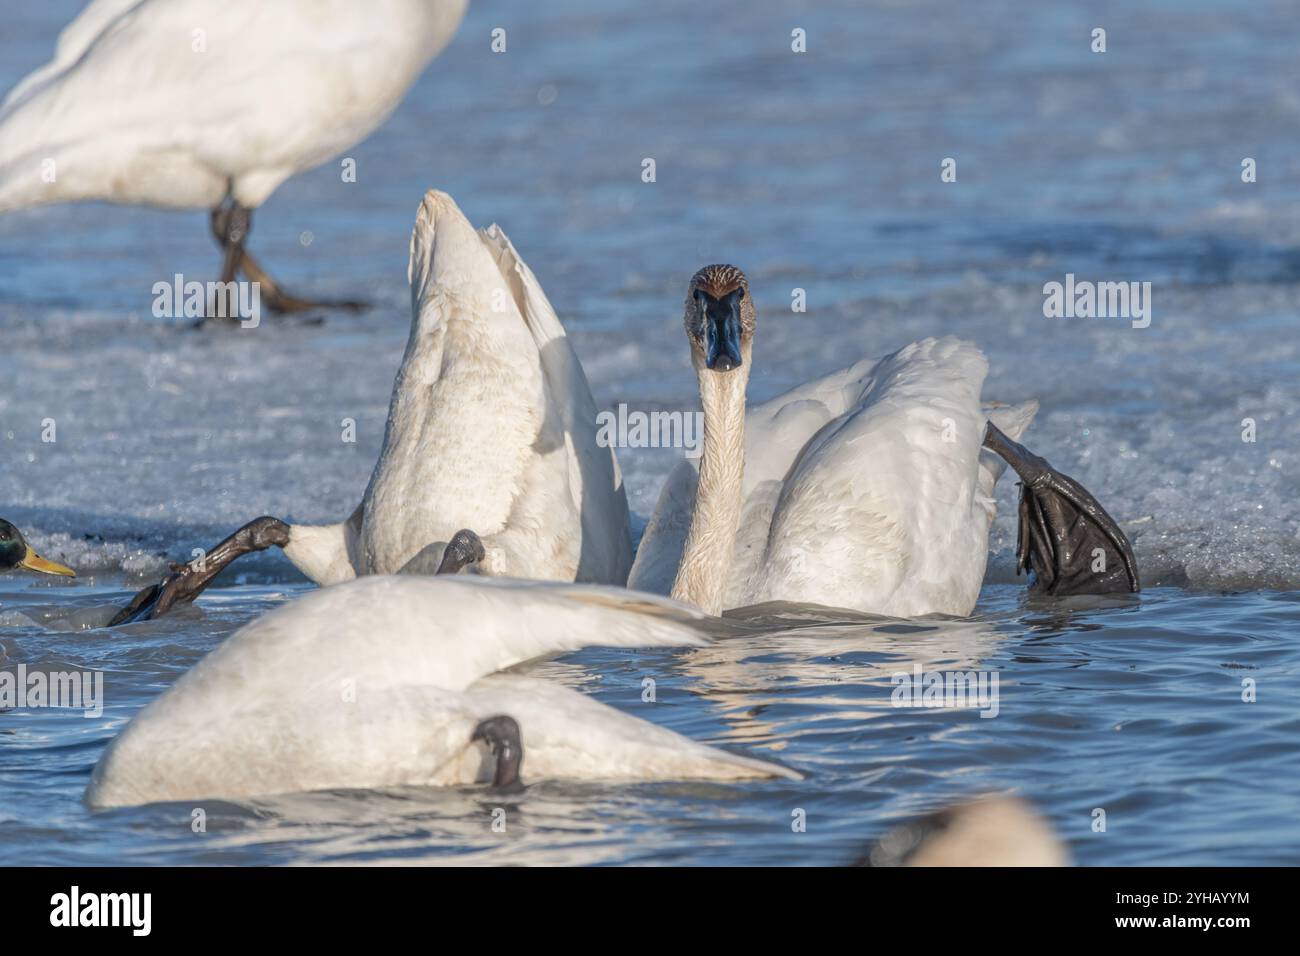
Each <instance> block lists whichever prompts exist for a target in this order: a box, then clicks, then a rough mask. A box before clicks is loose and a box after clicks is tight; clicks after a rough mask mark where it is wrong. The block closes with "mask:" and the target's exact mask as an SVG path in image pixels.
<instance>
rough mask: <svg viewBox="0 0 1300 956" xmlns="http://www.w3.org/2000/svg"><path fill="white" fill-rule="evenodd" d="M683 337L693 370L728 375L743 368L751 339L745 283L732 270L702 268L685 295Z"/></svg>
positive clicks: (726, 267)
mask: <svg viewBox="0 0 1300 956" xmlns="http://www.w3.org/2000/svg"><path fill="white" fill-rule="evenodd" d="M686 336H687V338H689V339H690V342H691V354H692V357H693V358H694V360H695V363H696V365H697V367H699V366H702V367H704V368H707V369H711V370H712V371H714V372H730V371H731V370H732V369H736V368H740V366H742V365H744V364H745V358H744V357H745V356H746V355H747V354H748V353H749V347H750V343H751V342H752V340H753V337H754V303H753V302H752V301H751V300H750V297H749V280H748V279H746V278H745V273H743V272H741V271H740V270H739V269H737V268H736V267H735V266H729V265H711V266H705V267H704V268H703V269H701V270H700V271H699V272H697V273H695V275H693V276H692V277H691V284H690V286H689V288H688V289H687V291H686Z"/></svg>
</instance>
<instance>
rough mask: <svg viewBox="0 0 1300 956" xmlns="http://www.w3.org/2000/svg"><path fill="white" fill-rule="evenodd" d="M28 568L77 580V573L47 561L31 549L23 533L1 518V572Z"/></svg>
mask: <svg viewBox="0 0 1300 956" xmlns="http://www.w3.org/2000/svg"><path fill="white" fill-rule="evenodd" d="M15 568H27V569H28V570H31V571H40V572H42V573H44V574H61V575H63V576H64V577H68V578H75V577H76V576H77V572H76V571H74V570H72V568H68V567H64V566H63V565H61V564H59V563H58V562H55V561H46V560H45V559H44V558H42V557H41V556H40V555H39V554H37V553H36V552H35V551H33V550H32V549H31V546H30V545H29V544H28V543H27V539H26V538H24V537H23V533H22V532H21V531H19V530H18V529H17V528H15V527H14V526H13V525H12V524H10V523H9V522H8V521H5V520H4V519H3V518H0V572H4V571H12V570H14V569H15Z"/></svg>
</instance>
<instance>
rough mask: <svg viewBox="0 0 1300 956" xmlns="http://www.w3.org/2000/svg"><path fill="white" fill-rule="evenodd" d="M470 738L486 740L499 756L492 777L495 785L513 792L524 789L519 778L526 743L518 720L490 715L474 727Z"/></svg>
mask: <svg viewBox="0 0 1300 956" xmlns="http://www.w3.org/2000/svg"><path fill="white" fill-rule="evenodd" d="M470 740H471V741H474V740H482V741H485V742H486V743H487V745H488V746H489V747H490V748H491V749H492V753H493V755H494V756H495V757H496V758H497V769H496V773H495V774H494V775H493V777H492V786H493V787H495V788H496V789H498V790H505V791H507V792H512V793H513V792H517V791H519V790H522V789H524V785H523V783H522V782H521V781H520V779H519V768H520V767H521V766H522V765H523V762H524V745H523V742H522V740H521V739H520V736H519V723H518V721H516V720H515V719H514V718H513V717H507V716H505V715H504V714H502V715H500V716H497V717H488V718H487V719H486V720H482V721H480V722H479V724H478V726H477V727H475V728H474V734H473V736H472V737H470Z"/></svg>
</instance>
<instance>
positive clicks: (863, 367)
mask: <svg viewBox="0 0 1300 956" xmlns="http://www.w3.org/2000/svg"><path fill="white" fill-rule="evenodd" d="M876 364H877V361H876V360H875V359H868V360H864V361H862V362H858V363H857V364H855V365H851V366H849V367H848V368H844V369H840V370H838V371H835V372H831V373H830V374H829V375H825V376H823V377H821V378H819V379H815V380H813V381H811V382H805V383H804V384H802V385H798V386H796V387H795V388H792V389H790V390H789V391H787V392H784V393H782V394H781V395H778V396H776V397H775V398H773V399H770V400H768V401H766V402H763V403H762V404H759V405H755V406H753V407H751V408H750V409H749V410H748V412H747V413H746V415H745V478H744V505H743V513H742V514H743V517H742V519H741V523H740V528H739V530H738V532H737V535H736V551H735V565H734V568H733V574H732V583H731V584H730V585H729V592H728V593H729V597H730V598H736V599H737V600H739V598H740V597H741V596H742V594H743V593H744V592H745V591H747V590H748V588H749V586H750V582H751V580H752V578H753V577H754V575H755V574H756V573H757V572H758V570H759V568H760V567H761V563H762V560H763V555H764V546H765V544H766V541H767V535H768V530H769V527H770V525H771V520H772V512H773V510H774V508H775V505H776V497H777V495H778V494H779V492H780V488H781V485H782V483H783V482H784V481H785V477H786V474H787V473H788V472H789V470H790V466H791V465H792V464H793V463H794V460H795V458H796V457H797V456H798V454H799V452H800V451H801V450H802V449H803V447H804V446H805V445H806V444H807V443H808V440H809V439H810V438H812V436H813V435H815V434H816V433H817V432H818V430H820V429H821V428H822V427H823V426H825V425H826V423H827V422H830V421H832V420H833V419H835V418H837V417H839V416H840V415H843V414H844V413H845V412H846V411H848V410H849V409H850V408H851V407H852V406H853V404H854V403H855V402H856V401H858V400H859V399H860V398H861V396H862V394H863V392H864V391H865V390H866V388H867V386H868V385H869V383H870V381H871V374H872V372H873V371H874V370H875V367H876ZM697 469H698V466H697V464H696V463H695V462H694V461H691V460H683V461H681V462H679V463H678V464H677V465H676V467H674V469H673V470H672V471H671V472H670V473H669V475H668V479H667V481H665V482H664V486H663V488H662V489H661V490H660V492H659V498H658V500H657V501H656V503H655V509H654V512H653V513H652V514H651V516H650V520H649V521H648V522H647V523H646V528H645V532H644V534H642V536H641V543H640V544H639V545H638V547H637V551H636V560H635V561H634V562H633V565H632V571H631V573H630V574H629V575H628V587H632V588H637V589H638V590H642V591H654V592H655V593H657V594H667V593H668V592H669V591H671V590H672V586H673V580H674V579H675V578H676V576H677V567H678V565H679V564H680V563H681V559H682V550H683V549H684V548H685V546H686V535H687V532H688V531H689V530H690V522H691V511H692V509H693V508H694V506H695V491H696V487H697V485H698V483H699V471H698V470H697ZM728 606H729V607H736V606H739V605H738V604H736V603H728Z"/></svg>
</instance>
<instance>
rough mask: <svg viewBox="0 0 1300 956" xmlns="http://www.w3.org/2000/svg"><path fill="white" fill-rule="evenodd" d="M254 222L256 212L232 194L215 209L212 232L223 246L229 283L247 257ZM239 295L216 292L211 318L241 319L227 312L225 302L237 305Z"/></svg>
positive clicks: (225, 280)
mask: <svg viewBox="0 0 1300 956" xmlns="http://www.w3.org/2000/svg"><path fill="white" fill-rule="evenodd" d="M251 225H252V214H251V213H250V212H249V211H248V210H247V209H245V208H244V207H243V206H240V205H239V204H238V203H236V202H235V201H234V200H233V199H231V198H230V197H229V196H227V197H226V199H225V200H223V201H222V203H221V205H220V206H218V207H217V208H216V209H213V210H212V235H213V236H215V237H216V240H217V243H218V244H219V245H220V246H221V283H222V285H224V286H227V287H228V286H229V283H231V282H234V281H235V279H236V278H237V277H238V275H239V268H240V263H241V262H242V260H243V257H244V240H245V238H247V236H248V230H249V228H250V226H251ZM234 302H235V297H233V296H231V297H224V296H218V295H214V296H213V297H212V300H211V301H210V302H209V303H208V315H207V317H208V318H209V319H223V320H225V321H227V322H232V321H238V319H239V316H238V315H227V314H226V309H225V308H223V306H232V305H234Z"/></svg>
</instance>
